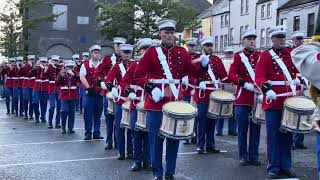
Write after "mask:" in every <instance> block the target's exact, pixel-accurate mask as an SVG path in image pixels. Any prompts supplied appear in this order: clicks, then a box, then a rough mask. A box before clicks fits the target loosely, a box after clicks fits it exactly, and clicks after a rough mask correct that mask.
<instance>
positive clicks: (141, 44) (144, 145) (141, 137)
mask: <svg viewBox="0 0 320 180" xmlns="http://www.w3.org/2000/svg"><path fill="white" fill-rule="evenodd" d="M151 46H152V39H150V38H142V39H140V40H139V41H138V42H137V47H138V49H139V53H140V55H141V57H143V55H144V53H145V52H146V50H147V49H148V48H149V47H151ZM141 57H140V58H141ZM138 64H139V61H134V62H132V63H130V66H129V68H128V71H127V72H126V74H125V76H124V77H123V79H122V81H121V83H120V86H121V88H122V89H125V91H126V93H127V94H128V98H129V100H131V103H130V125H131V129H132V132H133V153H134V164H133V166H132V168H131V170H132V171H140V170H141V168H142V167H143V168H144V169H150V168H151V165H150V164H151V161H150V146H149V140H148V138H149V137H148V132H145V131H141V130H138V129H135V124H136V122H137V109H136V104H138V103H139V102H140V101H139V100H138V98H137V97H140V100H143V99H141V98H142V97H143V92H142V91H143V88H142V87H140V86H137V85H136V84H135V81H134V78H133V75H134V72H135V70H136V67H137V66H138ZM142 163H143V166H142Z"/></svg>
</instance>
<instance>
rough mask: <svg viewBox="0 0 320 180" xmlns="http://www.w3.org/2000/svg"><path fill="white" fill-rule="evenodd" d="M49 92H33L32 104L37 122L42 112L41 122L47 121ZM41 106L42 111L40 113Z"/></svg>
mask: <svg viewBox="0 0 320 180" xmlns="http://www.w3.org/2000/svg"><path fill="white" fill-rule="evenodd" d="M48 97H49V95H48V91H33V92H32V104H33V110H34V114H35V118H36V120H38V119H39V116H40V111H41V120H45V119H46V113H47V104H48ZM39 104H40V111H39Z"/></svg>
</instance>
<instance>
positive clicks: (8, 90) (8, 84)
mask: <svg viewBox="0 0 320 180" xmlns="http://www.w3.org/2000/svg"><path fill="white" fill-rule="evenodd" d="M8 63H9V64H8V65H7V66H6V67H5V69H4V70H3V71H2V74H3V75H5V89H4V91H5V98H6V99H5V101H6V107H7V114H10V109H11V114H14V110H13V102H12V101H13V100H12V99H13V97H12V96H13V77H14V76H15V75H14V67H15V66H16V59H15V58H9V60H8ZM10 98H11V108H10Z"/></svg>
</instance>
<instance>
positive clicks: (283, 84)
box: [268, 80, 296, 86]
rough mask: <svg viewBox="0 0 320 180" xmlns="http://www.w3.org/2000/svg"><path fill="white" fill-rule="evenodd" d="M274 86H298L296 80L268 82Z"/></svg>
mask: <svg viewBox="0 0 320 180" xmlns="http://www.w3.org/2000/svg"><path fill="white" fill-rule="evenodd" d="M268 83H269V84H271V85H273V86H285V85H296V84H295V83H294V80H292V81H268Z"/></svg>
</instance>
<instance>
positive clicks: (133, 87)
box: [130, 85, 144, 92]
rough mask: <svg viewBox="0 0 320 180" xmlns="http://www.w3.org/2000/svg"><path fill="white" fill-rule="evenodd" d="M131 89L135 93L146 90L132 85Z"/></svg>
mask: <svg viewBox="0 0 320 180" xmlns="http://www.w3.org/2000/svg"><path fill="white" fill-rule="evenodd" d="M130 88H132V89H133V90H134V91H135V92H136V91H137V90H140V91H143V90H144V89H143V88H142V87H141V86H138V85H130Z"/></svg>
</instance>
